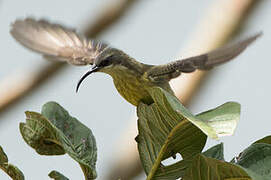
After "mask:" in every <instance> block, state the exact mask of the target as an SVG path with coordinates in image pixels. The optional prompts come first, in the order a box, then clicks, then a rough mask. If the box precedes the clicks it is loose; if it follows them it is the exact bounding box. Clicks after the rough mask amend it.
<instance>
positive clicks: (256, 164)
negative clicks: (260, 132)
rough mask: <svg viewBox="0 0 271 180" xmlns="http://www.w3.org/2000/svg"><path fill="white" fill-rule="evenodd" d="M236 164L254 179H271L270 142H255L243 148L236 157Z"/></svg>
mask: <svg viewBox="0 0 271 180" xmlns="http://www.w3.org/2000/svg"><path fill="white" fill-rule="evenodd" d="M236 164H238V165H240V166H242V167H243V168H244V169H245V170H246V171H247V172H248V174H250V175H251V177H255V175H257V177H258V178H253V179H255V180H263V179H265V180H268V179H271V144H266V143H255V144H252V145H251V146H249V147H248V148H247V149H245V150H244V151H243V152H242V153H241V154H240V155H239V157H238V158H237V162H236Z"/></svg>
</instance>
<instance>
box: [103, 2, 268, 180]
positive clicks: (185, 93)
mask: <svg viewBox="0 0 271 180" xmlns="http://www.w3.org/2000/svg"><path fill="white" fill-rule="evenodd" d="M260 2H263V1H255V0H238V1H236V0H220V1H215V3H214V5H213V6H212V7H211V8H210V9H209V11H208V12H207V16H206V17H205V18H204V19H203V20H202V22H200V24H199V26H198V27H197V28H195V29H197V31H196V32H195V33H194V35H193V36H192V37H193V39H192V40H191V42H190V43H189V44H188V46H187V51H186V53H185V55H186V56H192V55H198V54H200V53H204V52H207V51H210V50H212V49H215V48H217V47H219V46H221V45H223V44H225V43H226V42H227V41H228V40H230V39H231V38H233V37H235V36H238V34H239V33H240V30H241V29H242V28H243V27H244V24H245V23H246V22H247V21H248V20H249V17H250V15H251V14H252V13H253V11H254V10H255V9H256V7H257V6H258V5H259V4H260ZM183 55H184V54H183V51H182V58H183ZM207 74H208V71H196V72H194V73H192V74H182V76H180V77H179V78H177V79H174V80H172V81H171V86H172V88H173V90H174V92H175V94H176V96H177V97H178V98H179V99H180V100H181V102H182V103H183V104H185V105H187V104H189V102H190V100H191V99H192V97H193V95H194V94H195V92H196V91H198V90H199V86H200V83H202V82H204V81H202V80H203V78H204V77H206V75H207ZM133 121H136V118H134V119H133ZM131 127H132V128H128V129H129V131H128V132H124V135H123V136H122V137H125V139H122V140H119V141H117V142H118V144H120V145H118V146H117V147H118V150H119V151H118V154H116V155H115V156H114V157H115V158H114V160H113V161H114V162H118V166H114V168H113V169H112V171H111V172H110V173H109V174H108V176H107V178H106V179H113V178H116V177H118V178H121V179H132V178H133V177H135V176H136V175H138V174H139V173H140V172H141V171H142V168H140V167H141V164H140V160H139V156H138V151H137V144H136V142H135V141H133V142H131V141H132V140H133V138H134V137H135V136H136V132H137V130H136V125H134V124H133V126H131ZM132 132H133V133H132ZM127 157H128V158H127Z"/></svg>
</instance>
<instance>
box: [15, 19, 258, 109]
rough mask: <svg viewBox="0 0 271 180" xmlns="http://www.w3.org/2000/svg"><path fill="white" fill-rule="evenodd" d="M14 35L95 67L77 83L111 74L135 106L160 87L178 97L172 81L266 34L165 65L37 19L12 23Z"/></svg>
mask: <svg viewBox="0 0 271 180" xmlns="http://www.w3.org/2000/svg"><path fill="white" fill-rule="evenodd" d="M10 33H11V35H12V36H13V37H14V38H15V40H17V41H18V42H19V43H20V44H22V45H23V46H25V47H26V48H28V49H30V50H32V51H35V52H38V53H41V54H43V56H44V57H45V58H48V59H54V60H56V61H64V62H67V63H69V64H72V65H76V66H85V65H90V66H91V68H90V70H89V71H87V73H86V74H84V75H83V76H82V77H81V78H80V80H79V81H78V83H77V86H76V92H77V91H78V89H79V86H80V85H81V83H82V82H83V80H84V79H85V78H86V77H87V76H89V75H90V74H92V73H95V72H103V73H106V74H109V75H110V76H111V77H112V79H113V82H114V85H115V87H116V89H117V91H118V92H119V94H120V95H121V96H122V97H123V98H124V99H125V100H127V101H128V102H129V103H131V104H132V105H135V106H138V105H139V104H140V103H141V102H142V103H145V104H152V103H153V99H152V97H151V95H150V89H151V88H153V87H159V88H162V89H163V90H165V91H167V92H168V93H170V94H172V95H174V92H173V90H172V89H171V87H170V85H169V81H170V80H171V79H174V78H176V77H178V76H180V75H181V74H182V73H192V72H194V71H195V70H209V69H211V68H213V67H215V66H217V65H220V64H223V63H225V62H228V61H230V60H232V59H234V58H235V57H236V56H238V55H239V54H240V53H241V52H243V51H244V50H245V49H246V48H247V46H248V45H250V44H251V43H252V42H254V41H255V40H256V39H257V38H258V37H259V36H261V34H262V32H258V33H256V34H254V35H252V36H250V37H248V38H245V39H243V40H240V41H237V42H234V43H231V44H228V45H225V46H222V47H220V48H218V49H215V50H212V51H210V52H207V53H203V54H200V55H197V56H192V57H188V58H184V59H180V60H176V61H172V62H169V63H165V64H162V65H149V64H144V63H141V62H139V61H137V60H135V59H134V58H132V57H130V56H129V55H127V54H126V53H125V52H123V51H122V50H119V49H117V48H114V47H111V46H109V45H107V44H106V43H102V42H100V41H97V40H95V39H88V38H86V37H85V36H83V35H82V34H80V33H78V32H76V30H75V29H73V28H69V27H66V26H64V25H60V24H56V23H51V22H49V21H47V20H44V19H40V20H36V19H35V18H25V19H17V20H15V22H14V23H13V24H11V30H10Z"/></svg>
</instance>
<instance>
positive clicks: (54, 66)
mask: <svg viewBox="0 0 271 180" xmlns="http://www.w3.org/2000/svg"><path fill="white" fill-rule="evenodd" d="M135 2H137V1H136V0H115V1H113V2H112V3H110V4H107V5H106V7H104V8H103V10H102V11H101V14H100V15H99V16H98V17H97V20H96V21H94V23H92V24H91V25H89V26H88V27H87V28H86V30H85V34H86V35H87V37H91V38H93V37H97V36H98V35H100V34H101V33H103V32H104V31H105V30H107V29H109V28H110V27H111V26H112V25H113V24H114V23H116V22H117V21H119V20H120V19H121V17H123V15H124V14H125V12H127V11H128V10H129V9H130V8H131V7H132V5H133V4H134V3H135ZM66 66H67V65H66V64H64V63H50V62H49V63H48V65H45V66H42V67H41V68H38V69H39V70H38V71H29V70H28V69H27V70H25V71H24V72H22V73H16V75H15V74H14V75H10V76H12V78H10V76H9V78H7V79H4V80H2V81H1V82H0V113H1V112H4V111H5V110H6V109H7V108H10V107H11V106H12V105H14V104H16V103H17V102H18V101H19V100H20V99H21V98H23V97H24V96H26V95H27V94H29V93H31V92H32V91H34V90H35V89H36V88H37V87H39V86H40V85H41V84H43V83H44V82H46V81H47V80H49V79H50V78H52V77H54V76H55V74H56V73H57V72H59V71H60V70H61V69H63V68H64V67H66Z"/></svg>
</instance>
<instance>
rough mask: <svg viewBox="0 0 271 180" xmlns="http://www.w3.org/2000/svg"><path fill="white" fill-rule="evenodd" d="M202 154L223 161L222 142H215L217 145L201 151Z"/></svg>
mask: <svg viewBox="0 0 271 180" xmlns="http://www.w3.org/2000/svg"><path fill="white" fill-rule="evenodd" d="M202 154H203V155H204V156H206V157H209V158H214V159H218V160H221V161H224V147H223V143H220V144H217V145H215V146H213V147H211V148H209V149H208V150H207V151H205V152H203V153H202Z"/></svg>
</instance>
